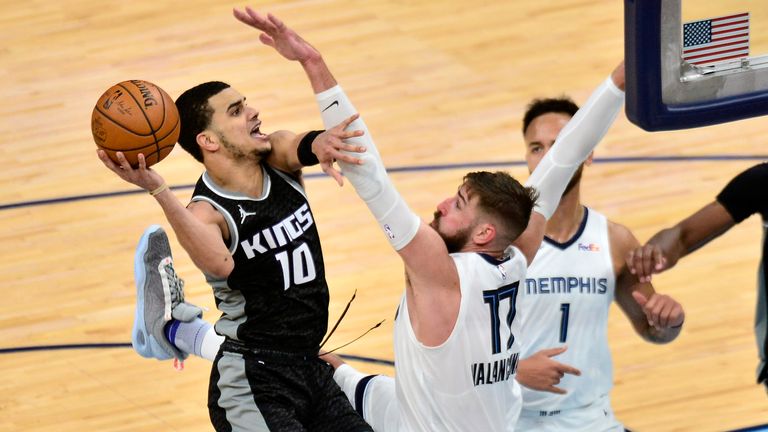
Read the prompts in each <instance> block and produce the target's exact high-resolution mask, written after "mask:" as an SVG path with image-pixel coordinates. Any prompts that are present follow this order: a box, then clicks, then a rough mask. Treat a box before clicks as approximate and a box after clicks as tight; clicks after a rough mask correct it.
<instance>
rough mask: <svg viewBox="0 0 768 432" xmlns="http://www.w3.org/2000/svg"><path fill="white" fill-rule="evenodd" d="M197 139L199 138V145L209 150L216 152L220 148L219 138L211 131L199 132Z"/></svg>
mask: <svg viewBox="0 0 768 432" xmlns="http://www.w3.org/2000/svg"><path fill="white" fill-rule="evenodd" d="M195 139H196V140H197V145H199V146H200V148H202V149H205V150H207V151H209V152H214V151H216V150H218V149H219V142H218V140H217V139H216V137H215V136H213V134H211V133H210V132H206V131H203V132H200V133H199V134H197V136H196V137H195Z"/></svg>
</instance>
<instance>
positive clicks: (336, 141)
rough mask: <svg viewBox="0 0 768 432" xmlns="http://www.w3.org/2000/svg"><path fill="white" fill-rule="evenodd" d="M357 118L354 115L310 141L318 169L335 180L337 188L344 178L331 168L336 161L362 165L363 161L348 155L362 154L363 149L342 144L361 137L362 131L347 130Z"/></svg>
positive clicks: (342, 183) (356, 115)
mask: <svg viewBox="0 0 768 432" xmlns="http://www.w3.org/2000/svg"><path fill="white" fill-rule="evenodd" d="M359 117H360V115H359V114H354V115H352V116H351V117H348V118H347V119H345V120H344V121H342V122H341V123H339V124H338V125H336V126H334V127H332V128H331V129H328V130H326V131H325V132H323V133H321V134H320V135H318V136H317V137H316V138H315V140H314V141H312V152H313V153H314V154H315V156H317V159H318V160H319V161H320V167H321V168H322V169H323V172H324V173H326V174H328V175H329V176H331V177H333V178H334V179H336V182H337V183H338V184H339V186H343V185H344V178H343V177H342V175H341V173H339V171H338V170H337V169H336V168H335V167H334V166H333V164H334V163H335V162H336V161H343V162H346V163H350V164H355V165H362V164H363V161H362V160H361V159H360V158H358V157H355V156H353V155H351V154H349V153H350V152H351V153H362V152H364V151H365V147H363V146H359V145H354V144H347V143H346V142H344V140H346V139H348V138H354V137H359V136H362V135H363V131H361V130H347V128H348V127H349V125H350V124H352V122H354V121H355V120H357V119H358V118H359Z"/></svg>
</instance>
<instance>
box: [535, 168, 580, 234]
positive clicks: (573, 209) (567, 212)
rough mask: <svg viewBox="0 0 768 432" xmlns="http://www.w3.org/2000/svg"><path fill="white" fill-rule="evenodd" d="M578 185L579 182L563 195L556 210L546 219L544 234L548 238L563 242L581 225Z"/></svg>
mask: <svg viewBox="0 0 768 432" xmlns="http://www.w3.org/2000/svg"><path fill="white" fill-rule="evenodd" d="M580 187H581V184H580V183H579V184H577V185H576V186H574V187H573V189H571V190H570V191H568V193H567V194H565V195H563V198H562V199H561V200H560V205H559V206H557V210H555V213H554V214H553V215H552V217H551V218H549V221H547V227H546V229H545V235H546V236H547V237H549V238H550V239H552V240H554V241H556V242H561V243H564V242H566V241H568V240H570V239H571V238H572V237H573V236H574V235H575V234H576V231H578V229H579V227H580V226H581V221H582V219H583V218H584V206H583V205H582V204H581V193H580Z"/></svg>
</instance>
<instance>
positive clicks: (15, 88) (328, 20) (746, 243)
mask: <svg viewBox="0 0 768 432" xmlns="http://www.w3.org/2000/svg"><path fill="white" fill-rule="evenodd" d="M475 3H477V4H475ZM740 3H746V4H747V6H748V7H749V8H751V10H752V12H753V16H754V17H756V18H755V24H754V26H755V29H754V31H753V36H752V39H753V43H754V44H755V45H762V46H768V41H766V35H767V34H768V32H765V31H763V32H760V31H758V30H759V27H760V25H762V24H758V23H757V21H758V20H757V17H759V16H765V15H766V14H768V10H766V9H768V6H765V5H764V4H763V2H757V1H752V2H740ZM242 5H243V4H241V3H232V2H228V1H212V0H187V1H179V0H171V1H147V0H139V1H135V2H117V1H93V0H80V1H67V0H64V1H61V2H43V1H29V2H15V1H9V0H0V28H1V29H2V32H0V41H1V43H0V80H1V82H2V86H0V132H2V136H3V138H4V139H3V141H2V143H0V186H1V187H0V245H2V247H1V248H0V292H1V293H2V295H1V296H0V349H2V350H3V351H0V352H2V353H0V376H1V377H2V379H0V431H91V430H94V431H95V430H100V431H157V430H178V431H208V430H211V427H210V425H209V422H208V414H207V409H206V406H205V404H206V389H207V380H208V373H209V367H210V365H209V364H208V363H207V362H206V361H203V360H200V359H190V360H188V361H187V363H186V370H185V371H183V372H181V373H179V372H176V371H174V370H173V368H172V366H171V365H170V364H169V363H167V362H165V363H162V362H158V361H154V360H146V359H143V358H140V357H139V356H137V355H136V354H134V353H133V351H132V350H130V349H129V348H125V347H124V344H125V343H127V342H129V334H130V328H131V323H132V320H133V310H134V297H135V288H134V286H133V274H132V273H133V251H134V247H135V244H136V242H137V240H138V238H139V236H140V235H141V233H142V231H143V230H144V228H145V227H146V226H148V225H149V224H151V223H161V224H163V225H164V226H165V227H166V228H168V224H167V223H165V222H164V218H163V215H162V212H161V211H160V208H159V206H157V205H156V204H155V203H154V201H153V200H152V199H151V198H150V197H148V196H147V195H146V194H144V193H127V194H121V193H122V192H126V191H129V192H130V191H135V189H133V188H132V186H131V185H128V184H126V183H123V182H122V181H121V180H120V179H118V178H117V177H116V176H114V175H113V174H112V173H111V172H109V171H108V170H106V169H105V168H104V167H103V166H102V165H101V163H100V162H99V161H98V159H97V158H96V155H95V146H94V144H93V141H92V138H91V135H90V130H89V122H90V113H91V109H92V107H93V104H94V103H95V101H96V99H97V98H98V97H99V96H100V95H101V93H102V92H103V91H104V90H105V89H107V88H108V87H110V86H111V85H112V84H114V83H116V82H118V81H122V80H126V79H145V80H148V81H152V82H154V83H156V84H158V85H160V86H162V87H163V88H164V89H165V90H166V91H168V92H169V93H170V94H171V95H172V96H173V97H176V96H178V95H179V94H180V93H181V92H182V91H183V90H184V89H186V88H188V87H191V86H193V85H195V84H198V83H200V82H203V81H208V80H223V81H227V82H229V83H231V84H232V85H233V86H234V87H236V88H238V89H239V90H240V91H241V92H242V93H243V94H245V95H246V96H247V97H248V100H249V103H250V104H251V105H253V106H256V107H258V108H260V109H261V112H262V114H261V118H262V120H263V127H262V128H263V130H267V131H272V130H277V129H289V130H294V131H303V130H308V129H317V128H320V127H321V122H320V118H319V116H318V113H317V112H316V108H315V105H314V100H313V98H312V93H311V90H310V88H309V85H308V84H307V82H306V79H305V77H304V76H303V74H302V72H301V69H300V67H299V66H298V65H297V64H293V63H289V62H286V61H284V60H282V59H281V58H279V57H278V56H277V55H276V54H274V53H273V52H272V51H271V49H269V48H267V47H263V46H261V45H260V43H259V42H258V40H257V35H256V33H255V31H251V30H250V29H248V28H246V27H244V26H242V25H240V24H239V23H237V22H236V21H235V20H234V19H233V18H232V17H231V13H230V11H231V8H232V7H233V6H242ZM254 6H256V7H257V8H259V9H261V10H264V11H270V12H274V13H275V14H278V15H279V16H281V17H282V18H283V19H284V20H285V21H286V22H287V23H288V24H289V25H291V26H292V27H294V28H295V29H297V30H298V31H299V32H300V33H301V34H302V35H303V36H305V38H306V39H307V40H309V41H310V42H312V43H313V44H314V45H315V46H317V47H318V48H319V49H320V50H321V52H323V53H324V56H325V59H326V61H327V62H328V63H329V64H330V66H331V68H332V70H333V71H334V73H335V75H336V77H337V78H338V79H339V81H340V82H341V83H342V85H343V86H344V88H345V89H346V91H347V93H348V94H349V95H350V97H351V98H352V100H353V101H354V102H355V103H356V105H357V107H358V109H359V110H360V111H361V113H362V114H363V115H364V117H365V119H366V122H367V123H368V126H369V128H370V130H371V132H372V134H373V136H374V137H375V139H376V141H377V144H378V145H379V147H380V149H381V151H382V154H383V157H384V160H385V162H386V164H387V165H388V166H389V167H391V168H402V171H397V172H395V173H393V174H392V178H393V180H394V182H395V184H396V186H397V187H398V188H399V190H400V191H401V193H402V194H403V196H404V197H405V198H406V200H407V201H408V202H409V203H410V204H411V206H412V208H413V209H414V210H415V211H416V212H418V213H419V214H421V215H423V217H425V218H428V217H429V216H430V214H431V212H432V211H433V209H434V207H435V205H436V204H437V203H438V202H439V201H441V200H442V199H443V198H444V197H446V196H448V195H450V194H452V193H453V192H454V191H455V188H456V187H457V186H458V184H459V181H460V179H461V176H462V175H463V174H464V173H465V172H466V171H468V170H470V169H476V168H469V167H468V166H480V167H487V169H503V170H509V171H510V172H511V173H513V174H514V175H516V176H519V177H520V178H525V177H526V176H527V170H526V169H525V168H524V167H523V166H521V165H520V164H519V162H520V161H521V160H522V158H523V150H524V148H523V144H522V138H521V133H520V127H521V116H522V113H523V111H524V108H525V104H526V103H527V102H528V101H529V100H530V99H531V98H534V97H542V96H557V95H560V94H569V95H571V96H572V97H573V98H574V99H575V100H576V101H577V102H580V103H583V102H584V101H585V100H586V98H587V97H588V95H589V94H590V92H591V90H592V89H593V88H594V87H595V86H596V85H597V84H598V83H599V82H600V81H601V80H602V79H603V78H604V77H606V76H607V75H608V73H609V72H610V71H611V69H612V68H613V67H614V65H615V64H616V63H618V61H619V60H620V59H621V57H622V53H623V40H622V37H623V29H622V26H623V11H622V6H621V2H617V1H613V0H590V1H585V0H553V1H549V2H541V1H532V0H517V1H514V2H512V1H509V2H502V1H498V2H479V3H478V2H466V1H447V0H446V1H428V0H413V1H404V0H371V1H366V2H351V1H341V0H336V1H334V0H296V1H271V2H263V1H260V2H256V3H254ZM740 7H741V6H740ZM719 12H720V11H702V13H701V16H702V17H708V16H711V15H710V13H712V14H716V13H719ZM726 12H727V11H726ZM686 13H688V12H686ZM766 51H768V50H766ZM764 136H765V119H764V118H756V119H750V120H745V121H741V122H737V123H731V124H723V125H717V126H712V127H708V128H702V129H695V130H687V131H676V132H663V133H662V132H659V133H648V132H644V131H642V130H640V129H639V128H637V127H635V126H634V125H632V124H631V123H630V122H628V121H627V120H626V118H624V117H623V116H620V117H619V119H618V120H617V122H616V124H615V125H614V126H613V128H612V130H611V131H610V132H609V134H608V136H607V138H606V139H605V141H604V142H603V143H601V145H600V147H599V148H598V151H597V154H596V156H597V157H598V158H602V159H599V160H598V162H597V163H595V164H594V165H593V166H591V167H590V168H588V169H587V171H586V173H585V177H584V182H583V196H584V201H585V203H587V204H588V205H590V206H591V207H593V208H595V209H597V210H599V211H601V212H603V213H605V214H606V215H608V217H609V218H611V219H613V220H615V221H617V222H620V223H623V224H625V225H627V226H629V227H630V228H632V229H633V231H634V233H635V235H636V236H637V237H638V238H639V239H640V240H641V241H645V240H646V239H647V238H648V237H650V236H651V235H652V234H653V233H655V232H656V231H657V230H658V229H660V228H663V227H666V226H669V225H671V224H673V223H674V222H676V221H678V220H679V219H680V218H682V217H684V216H686V215H687V214H689V213H691V212H693V211H695V210H697V209H698V208H700V207H701V206H703V205H704V204H705V203H707V202H709V201H711V200H712V199H713V198H714V196H715V195H716V194H717V193H718V192H719V190H720V189H721V188H722V187H723V186H724V185H725V184H726V182H727V181H728V180H729V179H730V178H732V177H733V176H734V175H735V174H737V173H738V172H740V171H741V170H743V169H745V168H747V167H749V166H751V165H753V164H755V163H757V162H758V161H761V160H765V159H768V149H766V145H765V138H764ZM668 156H672V157H675V158H679V159H673V160H657V159H654V158H658V157H668ZM417 168H418V169H417ZM156 169H157V171H159V172H160V173H161V174H162V175H163V176H164V177H165V178H166V180H167V181H168V182H169V184H171V185H174V186H178V188H177V189H176V190H175V191H176V193H177V194H178V196H179V198H181V199H182V200H187V199H188V198H189V196H190V192H191V189H190V188H189V187H185V186H188V185H190V184H192V183H194V182H195V180H196V179H197V177H198V176H199V174H200V173H201V166H200V165H199V164H197V163H196V162H194V161H193V160H192V158H191V157H189V156H188V155H187V154H185V153H184V152H183V151H182V150H181V149H175V150H174V151H173V153H172V154H171V155H170V156H169V157H168V159H166V160H165V161H163V162H162V163H160V164H159V165H158V166H157V167H156ZM318 172H319V171H318V170H317V169H309V170H307V173H308V174H309V175H310V176H309V177H308V179H307V189H308V192H309V196H310V201H311V203H312V205H313V208H314V212H315V218H316V220H317V221H318V227H319V229H320V233H321V236H322V239H323V242H324V243H323V248H324V251H325V254H326V265H327V273H328V275H329V278H328V280H329V285H330V287H331V297H332V303H331V318H332V319H335V317H337V316H338V314H339V313H340V312H341V310H342V309H343V307H344V305H345V304H346V302H347V300H348V298H349V297H350V296H351V295H352V292H353V291H354V290H357V299H356V300H355V302H354V303H353V304H352V307H351V310H350V312H349V314H348V317H347V318H346V319H345V320H344V322H343V323H342V325H341V328H340V329H339V330H338V331H337V333H336V334H335V335H334V337H333V338H332V340H331V342H330V344H329V345H330V346H336V345H340V344H342V343H345V342H347V341H348V340H351V339H353V338H354V337H356V336H357V335H359V334H360V333H361V332H363V331H364V330H365V329H367V328H368V327H369V326H370V325H372V324H374V323H375V322H378V321H379V320H381V319H385V318H386V319H387V321H386V322H385V324H384V325H383V326H382V328H380V329H378V330H376V331H374V332H372V333H371V334H369V335H368V336H366V337H364V338H363V339H361V340H360V341H358V342H356V343H354V344H352V345H350V346H348V347H346V348H344V349H342V353H344V354H349V355H357V356H364V357H370V358H375V359H383V360H391V359H392V358H393V353H392V341H391V330H392V317H393V314H394V310H395V307H396V304H397V301H398V298H399V295H400V293H401V290H402V287H403V277H402V269H401V265H400V262H399V259H398V258H397V256H396V255H395V254H394V253H393V252H392V251H391V250H390V249H389V246H388V245H387V243H386V242H385V240H384V239H383V238H382V236H381V235H380V234H379V233H378V232H377V228H376V227H375V224H374V223H373V220H372V218H371V216H370V215H369V214H368V212H367V210H366V208H365V207H364V206H363V205H362V204H360V202H359V201H358V198H357V197H356V195H355V194H354V191H353V190H352V189H351V187H349V186H345V187H344V188H342V189H341V190H339V188H338V187H336V186H335V183H334V182H332V181H331V180H330V179H328V178H324V177H322V176H319V175H317V174H318ZM49 200H53V201H49ZM760 233H761V227H760V221H759V220H757V218H751V219H749V220H747V221H745V222H744V223H742V224H741V225H739V226H737V227H735V228H734V229H733V230H731V232H729V233H728V234H726V235H725V236H723V237H722V238H721V239H718V240H716V241H715V242H713V243H712V244H711V245H709V246H707V247H706V248H704V249H702V250H700V251H699V252H697V253H696V254H695V255H692V256H690V257H688V258H686V259H685V260H684V261H683V262H681V263H680V264H679V265H678V266H677V267H676V268H675V269H674V270H672V271H670V272H669V273H667V274H664V275H661V276H658V277H657V278H656V280H655V285H656V288H657V290H659V291H662V292H664V293H668V294H671V295H673V296H675V297H676V298H677V299H678V300H680V301H681V302H682V303H683V305H684V306H685V308H686V312H687V319H686V325H685V329H684V330H683V332H682V335H681V336H680V338H679V339H678V340H677V341H675V342H674V343H672V344H670V345H661V346H659V345H651V344H647V343H645V342H643V341H642V340H641V339H640V338H639V337H637V336H636V335H635V334H634V333H633V331H632V329H631V327H630V325H629V323H628V321H627V320H626V319H625V318H624V317H623V316H622V314H621V312H620V311H618V310H614V311H612V314H611V318H610V322H609V333H610V341H611V348H612V351H613V355H614V361H615V365H614V374H615V388H614V391H613V393H612V398H613V407H614V409H615V411H616V414H617V416H618V417H619V418H620V419H621V420H622V421H623V422H624V423H625V424H626V425H627V426H628V427H630V428H632V429H633V430H637V431H725V430H732V429H737V428H742V427H747V426H753V425H758V424H764V423H768V403H766V402H768V396H767V395H766V394H765V391H764V389H763V388H761V387H758V386H757V385H755V383H754V369H755V366H756V361H757V353H756V348H755V342H754V336H753V329H752V326H753V324H752V320H753V312H754V307H755V284H756V269H757V264H758V260H759V252H760V251H759V249H760V236H761V234H760ZM172 240H173V245H174V246H175V247H176V249H175V250H176V255H175V258H176V265H177V269H178V271H179V272H180V274H181V275H182V276H183V277H184V278H185V279H186V281H187V285H186V292H187V298H188V300H190V301H192V302H194V303H197V304H200V305H204V306H206V307H208V308H209V309H210V311H209V312H208V313H207V318H208V319H210V320H214V319H215V318H216V316H217V314H216V312H215V307H214V305H213V300H212V296H211V295H210V291H209V288H208V287H207V286H206V285H205V283H204V281H203V278H202V276H201V275H200V274H199V272H198V271H197V270H196V269H195V268H194V266H193V265H192V263H191V261H190V260H189V258H188V257H187V256H186V255H185V253H184V251H183V250H182V249H181V248H180V247H179V246H178V243H176V241H175V238H172ZM78 344H83V345H87V346H88V347H86V348H82V349H61V350H56V349H45V350H35V351H23V350H18V348H22V347H40V346H51V345H78ZM103 344H118V347H114V348H110V347H109V346H110V345H103ZM120 344H122V345H120ZM354 364H355V366H357V367H359V368H360V369H364V370H367V371H371V372H378V373H391V372H392V370H391V368H389V367H387V366H381V365H377V364H370V363H364V362H354Z"/></svg>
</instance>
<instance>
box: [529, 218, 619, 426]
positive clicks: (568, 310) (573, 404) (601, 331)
mask: <svg viewBox="0 0 768 432" xmlns="http://www.w3.org/2000/svg"><path fill="white" fill-rule="evenodd" d="M615 287H616V277H615V275H614V271H613V261H612V259H611V248H610V243H609V239H608V220H607V219H606V218H605V216H603V215H602V214H600V213H597V212H595V211H592V210H589V209H587V208H586V207H585V208H584V219H583V220H582V223H581V226H580V227H579V231H578V232H577V233H576V234H575V235H574V236H573V238H572V239H571V240H569V241H568V242H566V243H563V244H560V243H557V242H554V241H552V240H550V239H548V238H545V239H544V242H542V246H541V248H540V249H539V251H538V252H537V254H536V258H535V259H534V260H533V263H531V265H530V266H529V267H528V275H527V277H526V280H525V286H524V287H521V289H520V298H519V299H518V308H519V309H520V310H522V311H524V313H525V319H524V320H523V323H522V324H523V335H524V339H523V340H522V341H521V342H522V344H523V345H522V349H521V358H527V357H529V356H531V355H533V354H535V353H536V352H537V351H539V350H542V349H545V348H553V347H560V346H563V345H567V346H568V349H567V351H565V352H564V353H562V354H560V355H558V356H556V357H554V360H556V361H558V362H561V363H565V364H568V365H571V366H573V367H575V368H576V369H579V370H580V371H581V376H574V375H569V374H566V375H565V376H564V377H563V379H562V380H560V384H558V385H557V387H560V388H563V389H565V390H567V391H568V393H567V394H565V395H558V394H554V393H548V392H538V391H533V390H529V389H526V388H523V409H524V410H526V412H527V411H532V410H535V411H539V412H540V413H541V414H540V415H551V414H556V413H557V411H558V410H561V409H570V408H578V407H584V406H587V405H589V404H592V403H594V402H595V401H597V400H598V399H599V398H600V397H601V396H602V395H607V394H608V392H610V390H611V387H612V386H613V364H612V361H611V352H610V350H609V349H608V334H607V333H608V329H607V327H608V325H607V323H608V311H609V307H610V305H611V302H612V301H613V297H614V291H615Z"/></svg>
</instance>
